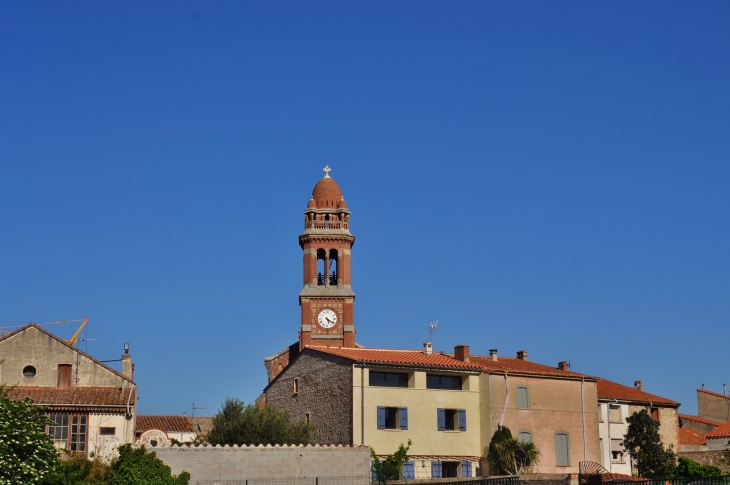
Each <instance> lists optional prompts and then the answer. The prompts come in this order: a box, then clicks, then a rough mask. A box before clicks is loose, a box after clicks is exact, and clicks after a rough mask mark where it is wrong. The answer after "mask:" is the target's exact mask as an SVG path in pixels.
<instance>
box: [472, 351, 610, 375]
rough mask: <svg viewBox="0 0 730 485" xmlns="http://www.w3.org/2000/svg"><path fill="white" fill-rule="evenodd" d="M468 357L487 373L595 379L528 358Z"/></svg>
mask: <svg viewBox="0 0 730 485" xmlns="http://www.w3.org/2000/svg"><path fill="white" fill-rule="evenodd" d="M470 359H471V361H472V363H477V364H479V365H481V367H482V369H483V370H484V372H487V373H489V374H494V373H498V374H502V373H504V372H507V373H510V372H512V373H520V374H531V375H538V376H550V377H569V378H570V377H572V378H585V379H589V380H595V379H596V378H595V377H592V376H589V375H586V374H579V373H578V372H573V371H570V370H560V369H558V368H557V367H550V366H549V365H543V364H538V363H535V362H530V361H528V360H522V359H517V358H515V357H499V358H498V359H497V360H495V361H493V360H492V359H491V358H490V357H489V356H481V355H472V356H470Z"/></svg>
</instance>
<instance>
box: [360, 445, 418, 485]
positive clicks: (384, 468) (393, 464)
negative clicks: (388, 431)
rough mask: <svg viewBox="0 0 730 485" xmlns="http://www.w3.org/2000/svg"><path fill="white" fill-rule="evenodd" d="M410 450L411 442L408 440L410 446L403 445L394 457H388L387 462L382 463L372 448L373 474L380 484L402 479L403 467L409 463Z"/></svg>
mask: <svg viewBox="0 0 730 485" xmlns="http://www.w3.org/2000/svg"><path fill="white" fill-rule="evenodd" d="M410 448H411V440H408V446H403V443H401V444H400V446H399V447H398V451H396V452H395V453H393V454H392V455H387V456H386V457H385V460H382V461H381V460H380V458H378V455H376V454H375V449H374V448H370V457H371V458H372V459H373V473H374V474H375V476H376V477H377V479H378V483H385V482H386V481H387V480H398V479H400V477H401V473H402V472H403V465H404V464H405V463H406V462H407V461H408V450H409V449H410Z"/></svg>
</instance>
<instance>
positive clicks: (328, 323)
mask: <svg viewBox="0 0 730 485" xmlns="http://www.w3.org/2000/svg"><path fill="white" fill-rule="evenodd" d="M317 323H319V326H320V327H322V328H332V327H334V326H335V324H336V323H337V314H336V313H335V312H334V311H332V310H330V309H328V308H325V309H324V310H322V311H321V312H319V315H317Z"/></svg>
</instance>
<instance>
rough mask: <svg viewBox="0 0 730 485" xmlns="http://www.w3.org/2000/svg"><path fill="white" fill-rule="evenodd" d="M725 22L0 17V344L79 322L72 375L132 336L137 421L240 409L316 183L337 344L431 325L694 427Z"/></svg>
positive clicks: (728, 70)
mask: <svg viewBox="0 0 730 485" xmlns="http://www.w3.org/2000/svg"><path fill="white" fill-rule="evenodd" d="M729 20H730V4H728V3H727V2H702V3H692V4H690V3H682V2H665V1H662V2H639V3H637V2H602V3H601V2H499V3H497V2H327V3H326V2H215V3H213V2H185V1H179V2H124V3H113V2H101V3H100V2H73V3H51V2H6V3H4V4H3V5H2V6H0V73H1V75H0V113H2V115H1V116H0V163H1V164H2V175H1V176H0V221H2V230H1V231H2V237H1V239H0V240H1V241H2V251H1V252H0V256H1V261H2V270H0V294H1V295H2V297H1V298H0V326H5V325H19V324H24V323H27V322H29V321H35V322H49V321H55V320H61V319H72V318H82V317H87V316H88V317H90V323H89V328H88V335H87V337H88V338H89V339H96V340H90V341H88V342H86V343H85V344H84V345H85V346H88V351H89V352H90V353H92V354H93V355H94V356H96V357H98V358H100V359H115V358H118V357H119V355H120V354H121V352H122V345H123V343H124V342H130V344H131V350H132V354H133V356H134V360H135V362H136V380H137V382H138V384H139V388H140V396H141V398H140V401H139V412H140V413H143V414H168V413H169V414H178V413H182V412H183V411H187V412H190V411H191V406H190V404H189V403H190V402H195V403H196V405H197V406H202V407H205V408H206V410H204V411H198V414H213V413H214V412H215V411H216V410H217V409H218V408H219V406H220V404H221V403H222V401H223V400H224V399H225V398H226V397H227V396H231V397H238V398H241V399H244V400H246V401H252V400H253V399H255V397H256V396H257V395H258V394H259V393H260V392H261V390H262V389H263V387H264V386H265V384H266V374H265V370H264V367H263V358H264V357H265V356H268V355H271V354H273V353H275V352H277V351H278V350H280V349H282V348H284V347H285V346H287V345H289V344H290V343H292V342H294V341H295V340H296V338H297V328H298V323H299V306H298V301H297V294H298V292H299V291H300V289H301V277H302V276H301V250H300V248H299V246H298V243H297V236H298V234H299V233H300V232H301V231H302V228H303V224H302V217H303V216H302V211H303V210H304V208H305V207H306V203H307V200H308V199H309V196H310V194H311V190H312V188H313V187H314V184H315V183H316V182H317V180H318V179H319V178H320V177H321V176H322V172H321V169H322V168H323V167H324V165H325V164H329V166H330V167H332V169H333V171H332V174H331V175H332V177H333V178H334V179H335V180H336V181H337V182H338V183H339V184H340V186H341V187H342V190H343V193H344V196H345V198H346V200H347V202H348V205H349V207H350V209H351V210H352V213H353V215H352V231H353V233H354V234H355V235H356V237H357V242H356V244H355V246H354V249H353V259H352V272H353V289H354V290H355V292H356V293H357V300H356V305H355V315H356V316H355V318H356V327H357V330H358V336H357V339H358V341H359V342H360V343H362V344H364V345H366V346H381V347H400V348H419V347H420V346H421V345H422V343H423V341H424V340H426V339H427V337H428V323H429V322H430V321H432V320H439V323H440V325H441V330H440V332H439V333H438V334H437V335H435V336H434V346H435V348H436V349H437V350H452V349H453V346H454V345H455V344H458V343H466V344H470V345H471V347H472V352H475V353H487V352H488V349H490V348H497V349H499V352H500V354H503V355H514V353H515V351H517V350H520V349H527V350H528V351H529V354H530V359H531V360H534V361H537V362H541V363H546V364H550V365H556V364H557V362H558V361H560V360H569V361H571V364H572V368H573V370H575V371H579V372H585V373H588V374H592V375H599V376H602V377H605V378H608V379H612V380H615V381H618V382H622V383H624V384H628V385H631V384H632V383H633V381H634V380H636V379H640V380H643V381H644V386H645V389H646V390H648V391H649V392H653V393H657V394H660V395H663V396H665V397H669V398H672V399H676V400H678V401H680V402H682V403H683V405H682V411H683V412H687V413H692V412H695V411H696V398H695V389H696V388H698V387H699V386H700V384H702V383H704V384H705V385H706V386H707V388H709V389H713V390H715V391H721V390H722V384H723V383H724V382H727V381H730V376H728V375H727V368H728V364H727V352H726V347H727V342H728V339H729V338H730V326H729V325H728V315H729V314H730V298H728V295H729V294H730V276H729V275H730V257H729V252H728V247H729V246H730V230H729V226H728V210H729V209H730V202H729V198H728V193H730V168H729V163H728V161H729V160H728V155H729V154H730V135H729V134H730V90H729V89H728V86H730V81H729V80H730V67H729V66H730V62H729V61H730V59H729V57H730V30H728V28H727V25H728V21H729ZM50 329H51V330H52V331H54V332H57V333H58V334H59V335H61V336H64V337H68V336H70V335H71V334H72V333H73V331H74V330H75V326H74V325H65V326H56V327H50ZM82 348H83V347H82ZM729 383H730V382H729Z"/></svg>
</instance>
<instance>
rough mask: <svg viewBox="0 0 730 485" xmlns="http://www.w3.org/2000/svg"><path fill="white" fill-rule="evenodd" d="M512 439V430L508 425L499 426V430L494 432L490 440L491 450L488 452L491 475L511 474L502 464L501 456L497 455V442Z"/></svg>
mask: <svg viewBox="0 0 730 485" xmlns="http://www.w3.org/2000/svg"><path fill="white" fill-rule="evenodd" d="M511 439H512V431H510V430H509V428H508V427H507V426H497V431H495V432H494V434H493V435H492V440H491V441H490V442H489V452H488V453H487V461H488V462H489V475H490V476H495V475H509V472H508V471H507V470H505V469H504V468H503V467H502V465H501V464H500V460H499V456H498V455H497V443H499V442H500V441H504V440H511Z"/></svg>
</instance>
